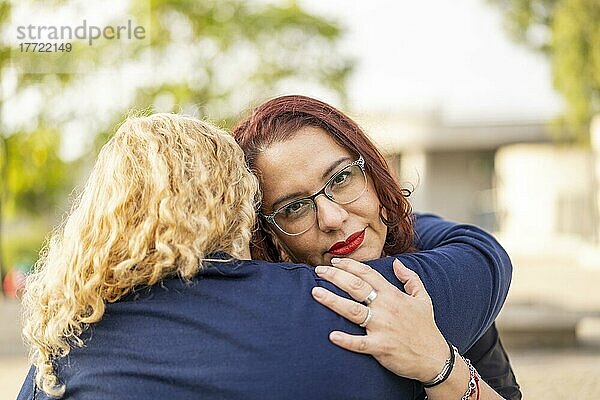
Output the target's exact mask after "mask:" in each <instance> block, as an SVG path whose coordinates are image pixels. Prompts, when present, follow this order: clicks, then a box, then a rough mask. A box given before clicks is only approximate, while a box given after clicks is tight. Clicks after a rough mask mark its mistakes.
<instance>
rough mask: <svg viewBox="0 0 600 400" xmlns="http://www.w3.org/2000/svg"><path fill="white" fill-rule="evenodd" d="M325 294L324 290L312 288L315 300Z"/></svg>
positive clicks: (316, 287)
mask: <svg viewBox="0 0 600 400" xmlns="http://www.w3.org/2000/svg"><path fill="white" fill-rule="evenodd" d="M324 294H325V289H323V288H321V287H318V286H315V287H314V288H312V295H313V296H314V297H315V298H317V299H320V298H322V297H323V295H324Z"/></svg>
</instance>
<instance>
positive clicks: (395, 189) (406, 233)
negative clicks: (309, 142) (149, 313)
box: [233, 95, 414, 261]
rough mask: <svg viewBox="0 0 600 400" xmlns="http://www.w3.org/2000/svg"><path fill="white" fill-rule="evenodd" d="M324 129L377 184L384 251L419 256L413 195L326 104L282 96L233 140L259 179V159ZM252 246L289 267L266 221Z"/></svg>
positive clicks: (256, 114)
mask: <svg viewBox="0 0 600 400" xmlns="http://www.w3.org/2000/svg"><path fill="white" fill-rule="evenodd" d="M305 126H313V127H318V128H321V129H324V130H325V131H326V132H327V133H329V134H330V135H331V136H332V137H333V139H334V140H335V141H336V142H337V143H338V144H339V145H340V146H342V147H344V148H346V149H348V150H350V151H352V152H353V153H355V154H356V155H359V154H360V155H362V156H363V158H364V159H365V170H366V172H367V174H368V176H369V177H370V178H371V179H372V181H373V185H374V187H375V191H376V192H377V196H378V197H379V201H380V203H381V209H380V210H379V214H380V216H381V219H382V221H383V222H384V223H385V225H387V227H388V233H387V237H386V241H385V245H384V248H383V251H384V253H385V254H389V255H393V254H400V253H405V252H409V251H413V250H414V249H413V222H412V213H411V207H410V203H409V202H408V200H407V197H408V196H409V195H410V191H409V190H408V189H403V188H401V187H400V185H399V184H398V182H397V181H396V180H395V179H394V178H393V177H392V175H391V173H390V169H389V166H388V164H387V162H386V160H385V158H384V157H383V156H382V154H381V153H380V152H379V150H378V149H377V148H376V147H375V145H373V143H372V142H371V141H370V140H369V138H368V137H367V136H366V135H365V133H364V132H363V131H362V129H360V127H359V126H358V124H357V123H356V122H354V121H353V120H352V119H350V118H349V117H348V116H347V115H345V114H344V113H342V112H341V111H339V110H338V109H336V108H335V107H332V106H330V105H329V104H327V103H324V102H322V101H319V100H316V99H313V98H310V97H306V96H299V95H293V96H282V97H277V98H274V99H272V100H269V101H267V102H266V103H263V104H262V105H260V106H259V107H258V108H256V109H255V110H254V111H253V112H252V114H251V115H250V116H249V117H248V118H246V119H244V120H243V121H241V122H240V123H239V124H238V125H237V126H236V127H235V128H234V129H233V136H234V137H235V140H236V141H237V142H238V144H239V145H240V146H241V148H242V149H243V150H244V153H245V155H246V162H247V163H248V166H249V167H250V169H251V170H252V171H253V172H255V173H256V174H260V171H257V169H256V159H257V157H258V155H260V153H261V152H262V151H263V150H265V149H267V148H268V147H270V146H271V145H272V144H274V143H279V142H282V141H285V140H287V139H289V138H290V137H292V136H293V135H295V134H296V133H297V131H298V130H299V129H300V128H303V127H305ZM258 221H259V229H258V230H257V231H256V232H255V234H254V237H253V239H252V243H251V250H252V256H253V257H254V258H257V259H263V260H267V261H285V260H286V257H285V253H284V251H283V249H282V247H281V245H280V244H279V243H278V240H277V238H276V237H275V235H274V234H273V231H272V230H271V229H270V227H268V226H267V225H268V224H267V222H266V221H264V218H259V219H258Z"/></svg>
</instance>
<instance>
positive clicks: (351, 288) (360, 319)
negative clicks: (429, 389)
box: [312, 258, 449, 381]
mask: <svg viewBox="0 0 600 400" xmlns="http://www.w3.org/2000/svg"><path fill="white" fill-rule="evenodd" d="M393 267H394V273H395V274H396V276H397V277H398V279H399V280H400V282H402V283H403V284H404V289H405V291H406V293H404V292H402V291H401V290H399V289H398V288H397V287H396V286H394V285H393V284H391V283H390V282H388V281H387V280H386V279H385V278H384V277H383V276H382V275H381V274H379V273H378V272H377V271H375V270H374V269H372V268H371V267H369V266H368V265H366V264H363V263H360V262H358V261H354V260H351V259H347V258H345V259H333V260H332V266H318V267H316V268H315V272H316V273H317V275H318V276H319V277H321V278H323V279H325V280H327V281H329V282H331V283H332V284H334V285H336V286H337V287H339V288H340V289H342V290H344V291H345V292H347V293H348V294H349V295H350V296H351V297H352V298H353V299H354V300H355V301H353V300H350V299H347V298H344V297H341V296H338V295H336V294H335V293H332V292H331V291H329V290H327V289H324V288H322V287H315V288H313V291H312V294H313V297H314V298H315V300H317V301H318V302H319V303H321V304H323V305H324V306H326V307H328V308H330V309H331V310H332V311H334V312H336V313H338V314H339V315H341V316H343V317H345V318H346V319H348V320H350V321H351V322H353V323H355V324H359V325H360V326H362V327H364V328H365V329H366V334H365V335H350V334H348V333H345V332H339V331H333V332H331V334H330V336H329V338H330V340H331V341H332V342H333V343H334V344H336V345H338V346H340V347H342V348H344V349H347V350H350V351H355V352H358V353H364V354H371V355H372V356H373V357H375V359H377V361H378V362H379V363H380V364H381V365H383V366H384V367H385V368H387V369H389V370H390V371H392V372H394V373H395V374H397V375H400V376H404V377H406V378H411V379H417V380H419V381H429V380H431V379H433V378H434V377H435V376H436V375H437V374H438V373H439V371H440V369H441V368H442V366H443V365H444V362H445V361H446V359H447V358H448V354H449V349H448V345H447V343H446V340H445V339H444V337H443V336H442V334H441V333H440V331H439V329H438V328H437V326H436V324H435V321H434V317H433V306H432V303H431V298H430V297H429V294H428V293H427V291H426V290H425V287H424V286H423V283H422V282H421V280H420V279H419V277H418V275H417V274H415V273H414V272H413V271H411V270H410V269H408V268H406V267H405V266H404V265H403V264H402V263H401V262H400V261H398V260H395V261H394V265H393Z"/></svg>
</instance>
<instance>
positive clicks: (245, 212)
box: [23, 114, 258, 397]
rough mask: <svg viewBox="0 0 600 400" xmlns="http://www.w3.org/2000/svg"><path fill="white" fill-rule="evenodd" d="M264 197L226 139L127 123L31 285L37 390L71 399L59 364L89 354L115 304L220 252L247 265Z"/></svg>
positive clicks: (173, 126) (160, 117) (203, 129)
mask: <svg viewBox="0 0 600 400" xmlns="http://www.w3.org/2000/svg"><path fill="white" fill-rule="evenodd" d="M257 192H258V183H257V180H256V178H255V177H254V175H253V174H252V173H250V171H249V170H248V169H247V167H246V164H245V161H244V154H243V152H242V150H241V149H240V147H239V146H238V145H237V144H236V142H235V140H234V139H233V138H232V137H231V136H230V135H229V134H227V133H226V132H224V131H221V130H219V129H218V128H216V127H214V126H213V125H211V124H209V123H207V122H203V121H200V120H198V119H195V118H191V117H185V116H180V115H175V114H155V115H151V116H147V117H135V118H128V119H127V120H126V121H125V122H124V123H123V124H122V125H121V126H120V128H119V129H118V131H117V132H116V134H115V135H114V136H113V137H112V138H111V139H110V140H109V141H108V143H107V144H105V145H104V147H103V148H102V150H101V151H100V154H99V155H98V159H97V161H96V164H95V166H94V168H93V170H92V172H91V175H90V177H89V179H88V181H87V183H86V184H85V186H84V188H83V190H82V192H81V194H80V195H79V196H78V197H77V198H76V200H75V202H74V204H73V207H72V209H71V212H70V214H69V215H68V216H67V218H66V220H65V221H64V223H63V224H62V225H61V226H59V227H58V228H57V229H56V230H55V231H54V233H53V235H52V237H51V238H50V240H49V242H48V243H47V245H46V247H45V249H44V250H43V251H42V253H41V257H40V259H39V260H38V262H37V263H36V266H35V270H34V273H33V274H31V275H30V276H29V277H28V279H27V285H26V291H25V294H24V297H23V306H24V307H23V308H24V311H23V313H24V328H23V334H24V337H25V340H26V342H27V344H28V345H29V347H30V349H31V350H30V360H31V363H32V364H33V365H35V366H36V368H37V373H36V378H35V380H36V385H37V386H38V387H39V388H40V389H41V390H43V391H44V392H46V393H47V394H48V395H50V396H52V397H61V396H62V395H63V394H64V391H65V385H64V384H62V383H61V382H59V380H58V378H57V376H56V374H55V372H54V369H53V360H55V359H57V358H60V357H64V356H66V355H67V354H69V351H70V348H71V347H73V346H79V347H81V346H83V341H82V340H81V338H80V335H81V333H82V332H83V330H84V329H85V328H86V326H87V325H88V324H91V323H94V322H98V321H99V320H100V319H101V318H102V316H103V314H104V309H105V304H106V303H107V302H108V303H111V302H115V301H117V300H119V299H120V298H122V297H123V296H124V295H126V294H127V293H129V292H130V291H131V290H132V289H133V288H134V287H136V286H140V285H154V284H156V283H157V282H159V281H160V280H161V279H163V278H165V277H168V276H179V277H182V278H183V279H190V278H192V277H194V276H195V275H196V274H198V273H199V272H200V269H201V268H202V260H203V259H205V258H206V256H207V255H209V254H211V253H213V252H216V251H225V252H227V253H229V254H230V255H231V256H233V257H235V258H242V257H243V256H244V255H245V254H246V252H247V247H248V243H249V241H250V238H251V233H252V232H251V231H252V227H253V225H254V222H255V204H256V201H257V199H256V198H255V197H256V195H257Z"/></svg>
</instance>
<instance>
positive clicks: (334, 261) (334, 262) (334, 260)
mask: <svg viewBox="0 0 600 400" xmlns="http://www.w3.org/2000/svg"><path fill="white" fill-rule="evenodd" d="M340 261H342V259H341V258H336V257H334V258H332V259H331V263H332V264H337V263H339V262H340Z"/></svg>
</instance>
